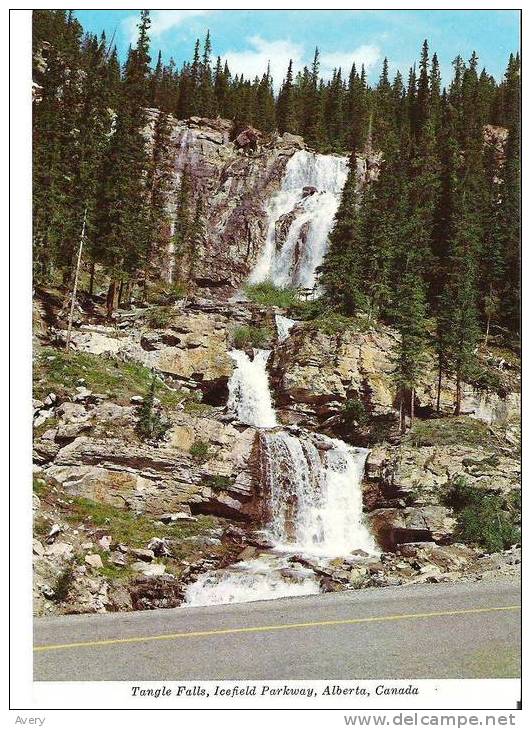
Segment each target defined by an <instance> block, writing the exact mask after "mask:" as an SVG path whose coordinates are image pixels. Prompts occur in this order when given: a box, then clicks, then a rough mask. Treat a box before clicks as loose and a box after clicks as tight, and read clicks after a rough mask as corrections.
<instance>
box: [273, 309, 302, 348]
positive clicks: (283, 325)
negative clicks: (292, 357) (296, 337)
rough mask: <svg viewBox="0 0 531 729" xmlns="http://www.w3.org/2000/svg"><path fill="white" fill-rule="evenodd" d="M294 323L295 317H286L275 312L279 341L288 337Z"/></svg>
mask: <svg viewBox="0 0 531 729" xmlns="http://www.w3.org/2000/svg"><path fill="white" fill-rule="evenodd" d="M296 323H297V322H296V321H295V319H288V317H287V316H282V314H275V324H276V326H277V335H278V341H279V342H283V341H285V340H286V339H287V338H288V337H289V333H290V331H291V329H292V327H294V326H295V324H296Z"/></svg>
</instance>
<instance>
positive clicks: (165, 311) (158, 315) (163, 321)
mask: <svg viewBox="0 0 531 729" xmlns="http://www.w3.org/2000/svg"><path fill="white" fill-rule="evenodd" d="M172 313H173V310H172V308H171V307H170V306H158V307H156V308H155V309H148V310H147V311H146V314H145V316H144V319H145V321H146V324H147V325H148V326H150V327H152V328H153V329H163V328H164V327H167V326H168V324H169V323H170V321H171V317H172Z"/></svg>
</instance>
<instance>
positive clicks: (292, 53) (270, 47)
mask: <svg viewBox="0 0 531 729" xmlns="http://www.w3.org/2000/svg"><path fill="white" fill-rule="evenodd" d="M246 40H247V43H248V44H249V46H250V47H249V48H247V49H244V50H242V51H228V52H227V53H225V54H224V58H225V59H226V60H227V61H228V64H229V68H230V70H231V73H232V74H233V75H234V74H237V73H238V74H240V73H243V75H244V76H245V77H246V78H250V79H253V78H254V77H255V76H258V77H261V76H262V75H263V74H264V73H265V71H266V69H267V64H268V62H269V64H270V67H271V74H272V76H273V81H274V84H275V88H277V89H278V87H279V86H280V85H281V83H282V79H283V78H284V76H285V75H286V71H287V69H288V64H289V61H290V58H291V59H292V61H293V69H294V72H296V71H297V70H298V69H299V68H301V67H302V66H303V65H304V64H303V50H304V49H303V47H302V46H301V45H298V44H297V43H293V42H292V41H290V40H275V41H268V40H265V39H264V38H262V37H261V36H259V35H253V36H251V37H250V38H247V39H246Z"/></svg>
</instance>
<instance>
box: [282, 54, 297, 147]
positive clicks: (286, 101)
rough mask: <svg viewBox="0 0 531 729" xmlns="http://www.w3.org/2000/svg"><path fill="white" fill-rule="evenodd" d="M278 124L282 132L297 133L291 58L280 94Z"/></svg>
mask: <svg viewBox="0 0 531 729" xmlns="http://www.w3.org/2000/svg"><path fill="white" fill-rule="evenodd" d="M277 126H278V131H279V132H280V133H281V134H283V133H284V132H291V133H293V134H295V133H296V132H297V127H296V119H295V99H294V91H293V61H292V60H291V59H290V62H289V65H288V72H287V74H286V78H285V79H284V83H283V84H282V88H281V89H280V92H279V95H278V101H277Z"/></svg>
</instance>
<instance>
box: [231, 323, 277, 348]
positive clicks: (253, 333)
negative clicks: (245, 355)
mask: <svg viewBox="0 0 531 729" xmlns="http://www.w3.org/2000/svg"><path fill="white" fill-rule="evenodd" d="M272 336H273V335H272V332H271V330H270V329H269V328H268V327H249V326H241V327H238V328H237V329H235V330H234V334H233V340H234V346H235V347H236V348H237V349H245V348H246V347H256V348H257V349H261V348H263V347H264V346H265V345H266V344H267V342H268V341H269V340H270V339H271V337H272Z"/></svg>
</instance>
